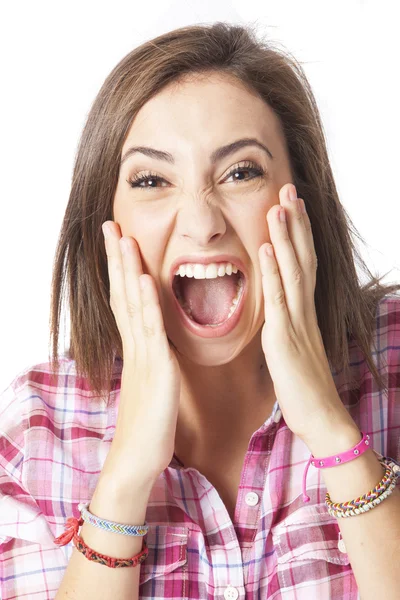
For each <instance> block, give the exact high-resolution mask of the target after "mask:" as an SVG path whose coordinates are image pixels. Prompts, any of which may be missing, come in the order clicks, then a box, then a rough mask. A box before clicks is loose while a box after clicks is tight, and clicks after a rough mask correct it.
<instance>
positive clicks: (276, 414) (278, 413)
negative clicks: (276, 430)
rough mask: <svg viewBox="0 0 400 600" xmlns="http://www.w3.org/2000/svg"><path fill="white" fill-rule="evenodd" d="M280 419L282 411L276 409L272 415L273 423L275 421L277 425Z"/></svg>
mask: <svg viewBox="0 0 400 600" xmlns="http://www.w3.org/2000/svg"><path fill="white" fill-rule="evenodd" d="M281 417H282V411H281V409H280V408H278V409H277V411H276V413H275V415H274V421H275V423H278V421H280V419H281Z"/></svg>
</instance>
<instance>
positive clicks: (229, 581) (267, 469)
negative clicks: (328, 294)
mask: <svg viewBox="0 0 400 600" xmlns="http://www.w3.org/2000/svg"><path fill="white" fill-rule="evenodd" d="M375 336H376V341H377V348H378V353H374V355H373V356H374V360H375V361H376V362H375V364H376V365H377V366H378V369H380V371H381V372H382V373H383V374H384V377H385V380H386V381H387V386H388V390H389V393H388V394H385V393H383V392H379V391H378V389H377V387H376V384H375V382H374V380H373V378H372V376H371V373H370V371H369V369H368V367H367V364H366V362H365V360H364V358H363V356H362V355H361V353H360V351H359V350H358V349H357V347H356V345H355V343H354V341H351V342H350V362H351V369H352V373H353V375H354V378H355V381H356V382H357V385H355V386H354V385H353V386H351V385H350V384H349V383H348V381H346V380H345V379H344V378H343V375H342V373H335V372H332V375H333V377H334V379H335V383H336V387H337V390H338V392H339V394H340V397H341V398H342V400H343V403H344V404H345V406H346V407H347V409H348V411H349V412H350V414H351V416H352V418H353V419H354V420H355V422H356V423H357V424H358V426H359V427H360V430H362V431H365V432H367V433H370V435H371V445H372V447H373V448H374V449H375V450H377V452H379V453H381V454H383V455H386V456H390V457H392V458H394V459H395V460H396V461H399V460H400V445H399V438H400V435H399V434H400V298H396V297H389V296H387V297H385V298H384V299H383V300H382V301H381V303H380V305H379V307H378V311H377V315H376V329H375ZM121 369H122V362H121V361H117V362H116V364H115V373H114V376H113V391H112V393H111V399H110V402H109V404H108V406H107V405H106V400H105V399H104V398H98V397H95V396H94V395H93V394H92V392H91V390H90V389H89V387H88V385H87V381H86V380H83V379H81V378H78V377H77V376H76V371H75V366H74V361H72V360H71V359H70V358H69V357H68V355H67V354H65V355H64V356H63V359H62V363H61V368H60V371H59V376H58V382H57V385H56V386H52V385H50V380H49V365H48V363H43V364H37V365H35V366H33V367H30V368H27V369H25V370H24V371H23V372H21V373H20V374H19V375H18V376H17V377H16V378H15V379H14V380H13V381H12V382H11V383H10V385H9V386H8V387H7V388H6V389H5V390H4V392H3V393H2V395H1V396H0V597H1V598H2V600H12V599H14V598H19V599H21V598H26V599H32V600H45V599H51V598H54V597H55V596H56V593H57V590H58V589H59V586H60V582H61V580H62V578H63V575H64V572H65V569H66V566H67V563H68V561H69V559H70V557H71V554H72V549H73V542H72V541H71V542H70V543H69V544H67V545H66V546H63V547H58V546H57V545H55V544H54V542H53V539H54V538H55V537H57V536H59V535H60V534H61V533H62V532H63V531H64V529H65V524H66V520H67V518H68V517H69V516H71V515H73V516H75V517H79V510H78V504H79V503H81V502H82V503H84V502H88V501H90V499H91V497H92V495H93V492H94V489H95V487H96V483H97V480H98V477H99V474H100V472H101V469H102V466H103V464H104V461H105V458H106V456H107V453H108V451H109V448H110V444H111V441H112V439H113V434H114V430H115V422H116V415H117V408H118V401H119V391H120V380H121ZM309 455H310V452H309V450H308V448H307V446H306V445H305V444H304V443H303V442H302V441H301V440H300V439H299V438H297V437H296V436H294V435H293V434H292V433H291V431H290V430H289V429H288V427H287V426H286V424H285V421H284V419H283V418H282V414H281V411H280V410H279V407H278V403H275V406H274V408H273V411H272V413H271V414H270V415H266V420H265V422H264V424H263V425H262V426H261V427H260V428H259V429H258V430H257V431H255V432H254V433H253V435H252V436H251V439H250V440H249V445H248V450H247V454H246V457H245V460H244V465H243V470H242V475H241V480H240V487H239V493H238V498H237V503H236V509H235V519H234V522H233V523H232V521H231V519H230V517H229V515H228V513H227V511H226V509H225V507H224V504H223V502H222V500H221V498H220V496H219V494H218V492H217V491H216V489H215V488H214V487H213V486H212V484H211V483H210V482H209V481H208V480H207V479H206V478H205V477H204V476H203V475H202V474H201V473H200V472H199V471H198V470H196V469H192V468H188V469H185V468H184V467H183V466H182V465H181V464H180V463H179V462H178V461H177V458H176V457H175V456H174V458H173V460H172V461H171V463H170V465H169V467H168V468H167V469H166V470H165V471H164V472H163V473H162V474H161V475H160V476H159V478H158V480H157V481H156V483H155V485H154V487H153V490H152V493H151V497H150V501H149V504H148V509H147V514H146V521H147V522H148V524H149V532H148V534H147V543H148V547H149V556H148V558H147V560H146V561H145V562H144V563H143V564H142V565H141V567H140V588H139V589H140V598H143V599H149V598H168V599H176V600H178V599H179V600H182V599H185V598H191V599H198V600H200V599H201V600H205V599H211V598H213V599H217V598H218V599H221V600H224V599H225V600H228V599H233V600H235V599H236V598H240V599H246V600H260V599H261V598H263V599H264V598H268V599H269V600H357V599H359V594H358V588H357V583H356V580H355V578H354V575H353V572H352V568H351V565H350V563H349V556H348V554H347V553H346V549H345V548H343V547H342V546H341V545H340V548H339V546H338V542H339V528H338V525H337V520H336V519H335V518H334V517H331V516H330V515H329V513H328V512H327V509H326V506H325V503H324V498H325V492H326V487H325V486H324V484H323V480H322V476H321V472H320V470H319V469H315V468H312V467H310V470H309V473H308V477H307V493H308V495H309V496H310V497H311V501H310V502H309V503H307V504H305V503H303V500H302V476H303V471H304V468H305V465H306V462H307V460H308V458H309ZM366 491H367V490H366ZM377 510H379V508H378V509H377ZM355 518H356V517H355ZM361 518H362V517H361ZM104 568H107V567H104Z"/></svg>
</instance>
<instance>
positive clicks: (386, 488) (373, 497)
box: [325, 456, 400, 518]
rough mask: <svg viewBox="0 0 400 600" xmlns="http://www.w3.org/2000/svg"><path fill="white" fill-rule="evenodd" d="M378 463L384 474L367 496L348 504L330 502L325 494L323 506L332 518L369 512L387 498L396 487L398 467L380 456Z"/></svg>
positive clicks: (392, 461) (388, 459)
mask: <svg viewBox="0 0 400 600" xmlns="http://www.w3.org/2000/svg"><path fill="white" fill-rule="evenodd" d="M379 462H380V463H381V465H382V466H383V467H385V474H384V476H383V477H382V479H381V481H379V483H378V484H377V485H376V486H375V487H374V488H373V489H372V490H370V491H369V492H368V493H367V494H364V495H363V496H360V497H359V498H356V499H355V500H349V501H348V502H332V501H331V498H330V495H329V493H328V492H327V493H326V496H325V504H326V506H327V507H328V512H329V514H330V515H331V516H332V517H336V518H346V517H352V516H355V515H358V514H360V513H363V512H367V511H368V510H371V509H372V508H374V507H375V506H377V505H378V504H380V503H381V502H382V501H383V500H384V499H385V498H387V497H388V496H389V495H390V494H391V493H392V492H393V490H394V488H395V487H396V482H397V477H398V476H399V475H400V466H399V465H398V464H397V463H396V461H394V460H393V459H391V458H390V457H385V456H382V457H381V458H380V459H379Z"/></svg>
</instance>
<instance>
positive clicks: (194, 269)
mask: <svg viewBox="0 0 400 600" xmlns="http://www.w3.org/2000/svg"><path fill="white" fill-rule="evenodd" d="M237 272H238V268H237V266H236V265H233V264H232V263H229V262H228V263H210V264H208V265H202V264H200V263H186V264H183V265H180V267H179V269H178V270H177V271H176V273H175V275H180V276H181V277H194V278H195V279H215V278H216V277H223V276H224V275H232V273H237Z"/></svg>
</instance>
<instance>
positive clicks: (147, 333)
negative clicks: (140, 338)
mask: <svg viewBox="0 0 400 600" xmlns="http://www.w3.org/2000/svg"><path fill="white" fill-rule="evenodd" d="M143 332H144V337H146V338H152V337H154V335H155V328H154V327H150V326H149V325H144V326H143Z"/></svg>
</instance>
